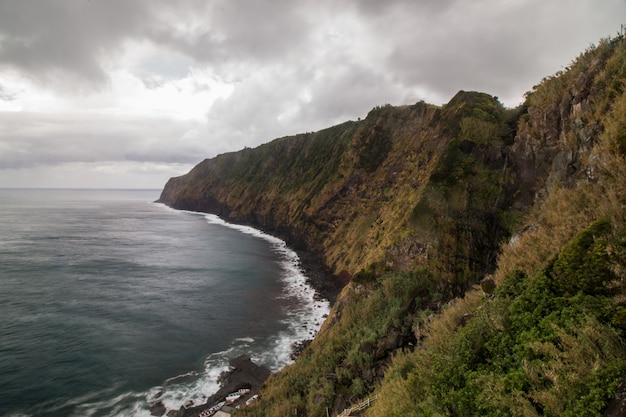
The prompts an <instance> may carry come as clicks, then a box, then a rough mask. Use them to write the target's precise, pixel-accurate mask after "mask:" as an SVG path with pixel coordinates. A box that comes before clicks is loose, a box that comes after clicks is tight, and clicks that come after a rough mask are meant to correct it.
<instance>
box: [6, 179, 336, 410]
mask: <svg viewBox="0 0 626 417" xmlns="http://www.w3.org/2000/svg"><path fill="white" fill-rule="evenodd" d="M159 192H160V191H159V190H57V189H39V190H35V189H0V416H33V417H35V416H81V417H82V416H149V415H150V412H149V406H150V405H151V404H152V403H153V402H154V399H155V398H156V397H157V396H159V397H160V399H161V400H162V401H163V403H164V405H165V406H166V407H167V408H168V409H178V408H179V407H180V406H181V405H183V404H184V403H186V402H188V401H193V402H194V403H195V404H200V403H204V401H205V399H206V398H207V397H208V396H209V395H211V394H212V393H214V392H215V391H216V390H217V389H218V388H219V386H218V383H217V378H218V376H219V375H220V374H221V373H222V372H223V371H224V370H226V369H227V366H228V360H229V359H231V358H233V357H236V356H238V355H240V354H247V355H249V356H250V357H251V358H252V360H253V361H254V362H256V363H258V364H260V365H264V366H266V367H268V368H270V369H271V370H273V371H277V370H279V369H281V368H282V367H284V366H285V365H287V364H288V363H290V353H291V346H292V344H293V343H294V342H296V341H299V340H303V339H309V338H311V337H312V336H313V335H314V334H315V332H316V331H317V330H318V329H319V327H320V326H321V323H322V321H323V318H324V316H325V315H326V314H327V313H328V311H329V304H328V302H327V301H324V300H321V299H318V298H317V297H316V296H315V291H314V290H313V289H312V288H311V287H310V286H309V285H308V284H307V282H306V281H307V280H306V277H305V276H304V274H303V272H302V269H301V268H300V266H299V260H298V257H297V255H296V254H295V253H294V252H293V251H292V250H290V249H289V248H288V247H287V246H286V245H285V243H284V242H283V241H281V240H280V239H277V238H275V237H273V236H269V235H267V234H265V233H262V232H260V231H258V230H255V229H252V228H249V227H245V226H237V225H232V224H228V223H226V222H224V221H222V220H221V219H219V218H218V217H216V216H213V215H208V214H202V213H192V212H185V211H177V210H173V209H170V208H168V207H166V206H164V205H162V204H158V203H154V201H155V200H156V199H157V198H158V196H159Z"/></svg>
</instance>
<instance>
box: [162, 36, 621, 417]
mask: <svg viewBox="0 0 626 417" xmlns="http://www.w3.org/2000/svg"><path fill="white" fill-rule="evenodd" d="M624 62H626V42H624V40H623V38H621V37H618V38H617V39H612V40H611V39H607V40H603V41H601V42H600V43H599V45H598V46H595V47H590V48H589V49H588V50H587V51H585V52H584V53H583V54H581V55H580V57H578V58H577V59H576V60H575V61H574V62H572V63H571V64H570V66H569V67H568V68H567V69H566V70H565V71H562V72H559V73H557V74H555V75H554V76H552V77H546V78H545V79H544V80H543V81H542V82H541V83H540V84H538V85H537V86H535V87H534V89H533V91H532V92H529V93H528V94H527V97H526V102H525V103H524V104H523V105H522V106H520V107H519V108H518V109H505V108H503V106H502V105H501V104H500V103H499V102H498V100H497V99H496V98H494V97H491V96H489V95H487V94H483V93H476V92H463V91H461V92H459V93H458V94H457V95H456V96H455V97H453V98H452V99H451V100H450V102H449V103H448V104H446V105H444V106H442V107H437V106H432V105H428V104H425V103H417V104H415V105H413V106H404V107H392V106H388V105H387V106H383V107H377V108H375V109H373V110H372V111H371V112H370V113H369V114H368V116H367V118H365V119H364V120H362V121H358V122H347V123H344V124H342V125H339V126H335V127H333V128H330V129H327V130H324V131H321V132H316V133H310V134H303V135H297V136H293V137H288V138H282V139H277V140H275V141H273V142H270V143H268V144H266V145H263V146H261V147H259V148H256V149H246V150H243V151H241V152H237V153H231V154H226V155H221V156H219V157H217V158H214V159H211V160H207V161H204V162H202V163H201V164H199V165H198V166H197V167H196V168H194V170H192V171H191V172H190V173H189V174H187V175H186V176H183V177H179V178H174V179H172V180H170V182H168V184H167V186H166V188H165V189H164V191H163V194H162V197H161V199H162V201H164V202H166V203H168V204H170V205H172V206H174V207H178V208H186V209H194V210H206V211H211V212H215V213H218V214H221V215H223V216H225V217H227V218H229V219H231V220H234V221H240V222H246V223H251V224H254V225H256V226H258V227H261V228H264V229H266V230H270V231H272V232H274V233H277V234H280V235H281V236H283V237H285V238H286V239H287V240H288V241H289V243H290V244H292V245H294V246H295V247H296V248H297V249H304V250H308V251H311V252H313V253H314V254H315V255H316V256H317V257H318V259H320V261H321V262H324V263H325V264H326V265H327V266H328V267H329V268H330V269H331V270H332V271H333V272H334V273H335V274H340V273H341V274H342V275H344V276H348V277H351V280H350V282H349V283H348V284H347V285H346V286H345V287H344V289H343V291H342V293H341V294H340V295H339V297H338V299H337V302H336V303H335V305H334V307H333V311H332V313H331V315H330V316H329V318H328V319H327V321H326V323H325V324H324V326H323V328H322V330H321V332H320V333H319V334H318V335H317V336H316V338H315V339H314V340H313V341H312V343H311V344H310V345H309V347H308V348H307V349H305V350H304V352H303V353H302V354H301V355H300V357H299V358H298V359H297V361H296V362H295V363H294V364H293V365H290V366H288V367H286V368H285V369H284V370H283V371H281V372H280V373H278V374H277V375H275V376H273V377H272V378H270V380H269V381H268V382H267V384H266V387H265V388H264V390H263V392H262V395H261V397H260V400H259V401H258V402H256V403H255V404H254V405H251V406H249V407H245V408H243V409H241V410H239V411H238V412H237V413H236V415H238V416H258V417H260V416H276V417H279V416H281V417H282V416H287V415H306V416H312V417H316V416H319V417H323V416H326V415H327V412H329V413H331V414H332V415H337V413H339V412H340V411H341V410H343V409H344V408H345V407H347V406H349V405H350V404H352V403H356V402H358V401H359V400H360V399H363V398H366V397H368V396H371V395H374V394H377V395H378V400H377V401H376V402H375V403H374V404H373V406H372V407H371V408H369V409H368V410H367V411H366V415H368V416H375V417H378V416H386V417H387V416H407V415H411V416H413V415H415V416H420V415H424V416H440V415H441V416H443V415H451V416H484V415H491V416H508V415H523V416H541V415H546V416H561V415H571V416H594V415H602V414H603V413H606V414H605V415H617V414H611V413H613V412H614V411H613V410H614V409H619V408H620V406H624V404H622V405H620V404H618V403H617V402H616V401H613V399H614V397H615V395H616V390H618V386H620V383H621V381H622V380H624V381H626V378H625V377H624V375H625V374H626V348H625V344H624V343H625V341H626V339H625V337H626V335H625V333H624V332H625V331H626V287H625V286H624V280H625V279H626V212H625V210H624V208H625V207H626V133H625V132H626V66H625V65H624ZM481 281H482V285H481V286H477V285H476V284H478V283H479V282H481ZM619 390H620V391H621V390H626V385H625V386H620V388H619Z"/></svg>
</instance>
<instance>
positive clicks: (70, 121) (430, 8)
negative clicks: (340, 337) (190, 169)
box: [0, 0, 626, 186]
mask: <svg viewBox="0 0 626 417" xmlns="http://www.w3.org/2000/svg"><path fill="white" fill-rule="evenodd" d="M624 15H626V3H624V2H623V0H604V1H603V2H601V3H598V2H597V1H593V0H511V1H507V2H502V1H499V0H476V1H472V2H463V1H459V0H421V1H414V0H389V1H385V2H382V1H376V0H346V1H342V2H336V1H332V0H315V1H314V0H302V1H297V2H294V1H290V0H276V1H269V0H268V1H258V0H256V1H254V0H208V1H202V2H196V1H185V0H133V1H126V0H40V1H37V2H28V1H21V0H4V1H2V2H0V170H2V172H1V173H0V177H4V178H7V179H6V180H5V182H10V181H11V180H10V178H11V176H12V175H13V178H17V177H15V175H17V174H16V172H18V171H19V172H22V173H24V172H26V171H25V170H29V169H30V170H34V171H37V172H43V170H45V169H50V170H53V171H54V170H56V171H54V172H57V173H59V172H70V171H72V172H74V171H76V170H79V169H81V167H83V169H85V170H88V171H89V172H91V173H92V174H93V175H91V174H90V175H85V178H86V181H87V178H91V179H92V180H94V181H95V178H96V176H97V177H98V178H102V177H101V176H102V175H105V173H106V172H108V173H109V174H110V175H112V177H115V178H119V177H120V176H121V175H122V173H125V175H128V176H129V181H128V182H129V183H130V182H132V181H133V180H132V179H131V177H133V176H135V178H139V174H138V173H139V172H141V170H142V169H144V168H145V167H148V166H155V167H156V166H164V165H168V164H170V165H169V166H171V167H177V168H181V167H186V166H188V165H189V164H193V163H195V162H198V161H200V160H202V159H203V158H205V157H211V156H214V155H216V154H218V153H221V152H226V151H234V150H238V149H241V148H243V147H244V146H250V147H252V146H256V145H258V144H260V143H263V142H267V141H269V140H271V139H274V138H276V137H281V136H285V135H289V134H295V133H298V132H304V131H313V130H319V129H322V128H325V127H328V126H331V125H332V124H336V123H339V122H342V121H344V120H347V119H356V118H357V117H364V116H365V115H366V114H367V112H368V111H369V109H371V108H372V107H374V106H376V105H382V104H386V103H390V104H394V105H400V104H408V103H414V102H416V101H419V100H425V101H427V102H431V103H434V104H442V103H445V102H446V101H448V100H449V99H450V97H452V96H453V95H454V94H455V93H456V92H457V91H458V90H460V89H464V90H479V91H485V92H487V93H491V94H493V95H497V96H499V97H500V99H501V100H503V101H504V103H505V104H506V105H509V106H514V105H516V104H517V103H519V102H520V101H521V99H522V97H523V93H524V92H525V91H527V90H529V89H530V88H531V87H532V85H533V84H536V83H537V82H538V81H539V80H540V79H541V78H542V77H544V76H546V75H550V74H552V73H554V72H556V71H557V70H559V69H560V68H561V67H564V66H566V65H568V64H569V63H570V61H571V60H572V59H574V58H575V57H576V56H577V55H578V53H580V52H581V51H583V50H584V49H585V48H586V47H587V46H588V45H589V44H590V43H593V42H597V41H598V40H599V39H600V38H602V37H605V36H608V35H611V34H613V33H614V32H615V31H617V30H618V29H619V25H620V23H623V22H622V21H621V20H622V17H623V16H624ZM81 164H82V165H81ZM98 164H102V166H103V167H104V166H106V167H109V168H110V169H109V168H107V169H105V170H100V171H98V170H97V169H96V167H97V166H98ZM115 164H119V166H120V167H125V168H124V169H120V170H119V171H115V170H114V169H112V167H114V165H115ZM131 166H132V167H135V168H137V169H136V170H135V169H134V168H133V169H130V168H129V167H131ZM46 167H47V168H46ZM58 167H64V168H63V169H60V168H59V169H57V168H58ZM70 167H71V169H70ZM34 171H33V172H34ZM114 171H115V172H116V174H115V175H113V172H114ZM157 171H158V172H159V173H160V174H159V175H162V174H164V173H165V172H166V171H167V170H163V169H158V170H157ZM168 172H169V171H168ZM95 173H97V175H96V174H95ZM180 173H181V174H182V172H180ZM155 175H156V174H155ZM53 177H54V178H57V180H58V181H61V179H62V178H63V175H57V176H52V175H51V177H50V178H53ZM20 178H22V179H23V180H24V181H26V180H25V179H26V178H31V179H33V178H37V176H34V175H33V176H28V175H26V174H20ZM141 178H142V181H146V179H147V178H148V177H147V176H146V175H144V174H141ZM98 181H101V180H98ZM154 181H155V183H154V185H155V186H159V185H162V184H161V183H159V182H164V180H163V179H162V178H161V177H159V176H158V175H157V176H155V177H154Z"/></svg>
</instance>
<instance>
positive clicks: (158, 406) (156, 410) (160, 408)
mask: <svg viewBox="0 0 626 417" xmlns="http://www.w3.org/2000/svg"><path fill="white" fill-rule="evenodd" d="M166 410H167V409H166V408H165V406H164V405H163V402H162V401H159V402H156V403H154V404H153V405H152V406H151V407H150V415H152V416H159V417H160V416H162V415H163V414H165V411H166Z"/></svg>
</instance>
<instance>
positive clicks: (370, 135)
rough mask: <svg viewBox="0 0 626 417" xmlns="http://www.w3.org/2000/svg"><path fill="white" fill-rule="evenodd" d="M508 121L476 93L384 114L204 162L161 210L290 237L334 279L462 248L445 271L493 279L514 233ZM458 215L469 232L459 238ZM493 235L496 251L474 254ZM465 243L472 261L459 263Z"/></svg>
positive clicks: (167, 194)
mask: <svg viewBox="0 0 626 417" xmlns="http://www.w3.org/2000/svg"><path fill="white" fill-rule="evenodd" d="M509 113H512V114H513V115H515V114H514V113H513V112H507V111H506V110H505V109H504V108H503V107H502V105H501V104H500V103H499V102H498V101H497V100H496V99H494V98H493V97H491V96H488V95H486V94H482V93H472V92H460V93H459V94H457V95H456V96H455V97H454V98H453V99H452V100H451V101H450V103H449V104H447V105H446V106H443V107H442V108H439V107H436V106H432V105H428V104H425V103H417V104H415V105H413V106H404V107H392V106H389V105H387V106H383V107H377V108H375V109H373V110H372V111H371V112H370V113H369V114H368V115H367V118H366V119H364V120H362V121H358V122H346V123H344V124H342V125H338V126H335V127H332V128H330V129H326V130H323V131H320V132H315V133H307V134H301V135H296V136H292V137H286V138H281V139H277V140H275V141H273V142H270V143H268V144H265V145H262V146H260V147H258V148H255V149H245V150H242V151H240V152H234V153H229V154H224V155H220V156H218V157H216V158H213V159H210V160H205V161H203V162H201V163H200V164H198V165H197V166H196V167H195V168H194V169H193V170H192V171H191V172H189V173H188V174H186V175H184V176H182V177H178V178H172V179H171V180H170V181H169V182H168V183H167V184H166V186H165V188H164V190H163V193H162V195H161V198H160V201H162V202H164V203H166V204H168V205H171V206H172V207H175V208H181V209H188V210H198V211H207V212H212V213H216V214H218V215H220V216H223V217H225V218H227V219H229V220H232V221H235V222H242V223H248V224H252V225H255V226H257V227H260V228H262V229H265V230H268V231H270V232H272V233H275V234H277V235H280V236H282V237H284V238H285V239H286V240H287V241H288V243H289V244H290V245H292V246H294V247H295V248H297V249H301V250H308V251H311V252H313V253H315V254H316V255H317V256H318V257H319V258H320V259H321V260H322V261H323V262H324V263H326V264H327V265H328V266H329V267H330V268H331V269H332V271H333V272H334V273H335V274H340V273H342V272H343V273H344V275H353V274H354V273H356V272H358V271H360V270H362V269H366V268H368V267H371V266H372V265H379V266H382V267H384V268H391V269H411V268H413V267H415V266H416V265H419V264H423V263H424V262H426V260H427V259H428V257H429V256H431V255H432V254H431V249H432V248H435V247H438V248H439V247H443V246H442V244H443V243H445V244H449V245H452V246H454V248H452V247H450V248H449V249H448V251H453V252H454V253H449V254H448V255H447V256H448V257H449V258H451V259H452V258H454V260H450V261H449V263H447V264H445V263H444V264H442V265H443V266H442V267H444V268H445V269H446V270H450V272H451V271H452V270H453V269H458V268H459V267H460V266H459V265H461V264H468V263H472V262H478V260H479V259H486V260H481V261H479V263H480V264H481V265H480V268H481V269H489V268H490V267H492V266H490V265H492V261H493V257H492V256H490V255H489V254H488V253H489V252H493V250H494V249H495V247H496V246H497V241H498V237H497V236H496V235H504V234H506V231H504V230H503V227H502V225H501V224H499V220H498V219H497V211H498V210H501V209H504V208H506V205H507V204H509V203H510V201H509V200H510V198H512V194H511V192H512V187H510V186H508V185H507V186H505V184H504V180H505V179H506V178H505V177H506V171H507V168H506V164H507V162H506V161H507V146H508V145H507V144H508V143H511V142H512V140H513V137H512V136H511V132H510V131H507V129H506V124H507V123H509V124H511V123H512V121H511V120H510V115H509ZM503 172H504V173H503ZM459 216H461V217H463V218H465V219H467V223H466V224H464V225H463V227H462V229H463V230H458V231H457V232H454V233H453V234H454V236H452V237H450V236H448V234H449V233H450V232H451V230H450V228H452V227H453V226H452V223H453V218H456V217H459ZM433 221H434V222H435V223H436V224H433ZM483 221H487V222H490V225H489V227H490V228H491V230H483V229H484V227H483V226H484V224H483V223H482V222H483ZM474 223H475V224H474ZM475 229H480V230H475ZM455 233H456V234H455ZM485 234H494V235H493V236H490V237H489V238H488V239H487V240H488V241H489V242H491V243H490V244H487V245H486V247H484V248H474V246H475V243H476V242H477V241H479V240H484V239H483V237H484V236H483V235H485ZM459 239H466V240H469V241H470V246H472V248H471V251H472V253H462V252H459V249H458V248H460V246H462V245H463V243H462V242H460V241H459ZM472 242H473V243H472ZM455 248H456V249H455ZM442 250H443V249H442ZM444 252H445V250H444ZM485 252H487V253H485ZM446 253H448V252H446ZM467 257H472V258H473V259H472V260H469V259H466V258H467ZM346 272H347V274H346Z"/></svg>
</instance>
